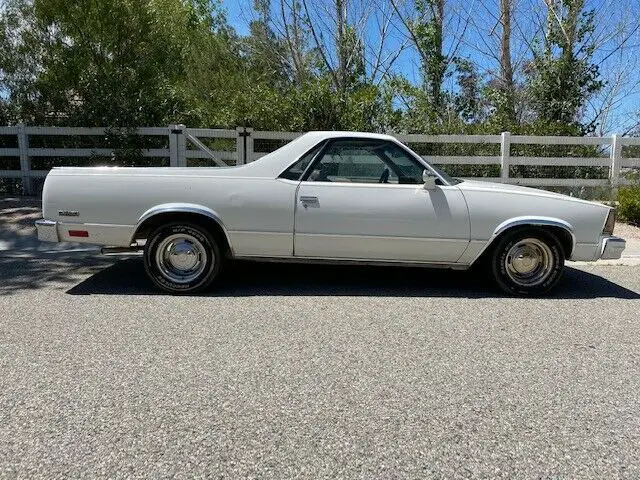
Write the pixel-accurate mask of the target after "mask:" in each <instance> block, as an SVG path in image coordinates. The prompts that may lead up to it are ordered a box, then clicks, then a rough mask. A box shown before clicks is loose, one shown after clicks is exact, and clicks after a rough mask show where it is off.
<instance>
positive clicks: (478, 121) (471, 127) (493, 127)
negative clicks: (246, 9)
mask: <svg viewBox="0 0 640 480" xmlns="http://www.w3.org/2000/svg"><path fill="white" fill-rule="evenodd" d="M217 1H218V0H214V1H209V0H76V1H73V2H70V1H68V0H7V1H6V2H5V5H4V8H2V9H1V10H0V123H2V124H6V123H17V122H26V123H30V124H40V125H83V126H91V125H104V126H113V127H135V126H144V125H167V124H170V123H185V124H188V125H190V126H208V127H209V126H215V127H231V128H232V127H235V126H237V125H248V126H252V127H254V128H258V129H274V130H299V131H300V130H310V129H354V130H373V131H406V132H429V133H464V132H469V133H481V132H490V133H496V132H500V131H502V130H511V131H514V132H519V131H521V132H525V131H531V132H535V133H568V132H577V133H588V132H590V131H592V130H593V127H594V125H593V124H592V123H589V122H585V121H584V116H583V111H584V108H585V105H586V104H587V102H588V101H589V99H590V98H591V97H593V95H595V94H597V93H598V91H599V90H600V89H601V88H602V87H603V80H602V79H601V76H600V72H599V69H598V67H597V66H596V65H595V64H594V63H593V61H592V57H593V54H594V50H595V48H596V46H595V44H594V43H593V42H592V41H591V40H590V39H591V38H592V35H591V34H592V33H593V30H594V25H595V22H596V18H595V13H594V12H593V11H588V10H586V8H585V4H584V0H564V1H563V2H562V3H560V2H557V1H556V0H546V2H547V7H548V12H549V22H548V25H546V27H545V29H544V34H543V35H542V36H541V37H539V38H538V39H537V43H535V42H534V44H535V45H536V46H535V48H532V50H531V58H530V59H529V60H528V61H527V62H525V63H524V67H523V69H522V71H521V72H519V73H518V72H515V73H514V72H508V75H507V76H509V85H508V88H505V86H504V78H502V77H505V72H504V71H505V69H506V70H507V71H508V69H509V68H511V66H510V65H508V62H507V61H506V59H505V58H503V59H502V63H503V66H502V70H503V71H502V73H501V74H491V73H490V72H489V73H487V72H486V71H483V70H482V68H480V66H479V65H478V63H477V62H476V61H475V60H474V59H473V58H468V57H461V56H458V55H456V54H455V52H453V53H452V52H451V51H449V52H447V51H445V50H446V46H447V45H449V44H450V42H449V43H447V35H448V32H447V25H448V23H447V22H446V21H445V17H446V15H447V8H448V5H449V4H448V3H446V2H445V0H412V1H411V2H409V0H389V1H390V2H391V3H389V5H393V8H389V9H386V10H385V9H384V8H383V9H382V10H380V11H384V12H387V13H385V15H386V14H388V15H389V16H392V15H400V13H401V8H400V7H403V6H404V8H405V10H404V11H409V12H411V14H410V15H409V16H408V17H407V18H402V17H401V18H400V20H401V21H399V22H397V23H396V24H393V25H395V26H394V27H393V28H395V29H399V28H404V29H406V38H407V42H406V44H405V43H403V44H397V45H395V46H391V47H390V48H388V51H384V54H383V47H385V44H384V42H385V39H386V37H385V35H387V33H386V32H388V31H390V30H391V27H390V26H389V25H391V23H385V22H386V18H383V17H381V18H377V19H376V21H377V23H378V24H379V25H381V27H380V28H381V30H380V32H381V33H380V37H379V38H378V39H375V38H374V37H375V35H372V32H371V28H372V27H371V22H370V21H369V22H367V19H366V18H364V17H362V15H365V14H363V13H360V15H361V17H358V16H357V15H355V14H354V12H363V11H365V10H366V9H364V8H361V9H359V10H358V9H357V8H355V7H356V6H357V5H356V3H357V0H326V1H324V3H322V5H323V8H324V10H322V12H324V13H322V15H327V16H329V19H328V20H327V19H323V18H320V17H319V15H320V14H319V13H318V10H317V8H318V5H320V3H315V2H311V1H310V0H294V1H290V0H255V3H254V5H253V7H254V8H253V10H254V12H255V16H254V18H253V19H252V21H251V22H250V25H249V33H248V34H247V35H245V36H240V35H238V34H237V33H236V32H235V31H234V29H233V28H232V27H231V26H230V25H229V24H228V22H227V19H226V16H225V13H224V9H223V8H222V5H221V4H220V3H217ZM403 2H404V3H403ZM383 4H384V2H383ZM502 4H503V10H504V11H508V9H509V8H510V6H509V3H508V1H506V0H504V1H503V2H502ZM363 5H364V4H363ZM314 9H315V10H314ZM407 9H408V10H407ZM394 12H395V13H394ZM389 18H390V20H389V22H390V21H391V17H389ZM509 21H510V19H509ZM502 25H503V30H504V32H503V37H504V38H506V39H507V40H506V41H507V42H508V41H510V40H509V38H510V35H507V33H509V32H508V31H507V30H505V29H506V28H507V27H508V25H509V24H508V23H507V22H506V21H505V20H503V21H502ZM509 28H510V27H509ZM375 41H378V43H379V47H380V48H379V49H378V45H377V44H375ZM409 46H410V47H411V48H414V49H415V51H417V53H418V55H417V58H418V59H419V72H420V78H419V80H418V81H416V80H415V79H411V78H409V77H408V76H407V75H406V74H405V73H404V72H403V71H402V69H394V68H391V67H392V65H393V62H394V61H396V60H397V59H398V57H399V56H400V54H401V53H402V51H403V49H404V48H409ZM503 47H505V48H503V49H502V53H503V57H505V56H507V57H508V56H509V55H510V53H509V49H508V48H506V46H504V45H503ZM394 49H395V50H397V52H395V51H394ZM505 52H506V53H505ZM507 67H508V68H507ZM518 75H520V76H519V77H518ZM515 77H517V78H519V80H517V79H515ZM516 97H517V98H518V99H520V100H519V102H520V105H519V107H518V111H519V112H520V114H518V115H517V116H516V115H515V106H514V98H516Z"/></svg>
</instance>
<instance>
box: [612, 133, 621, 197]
mask: <svg viewBox="0 0 640 480" xmlns="http://www.w3.org/2000/svg"><path fill="white" fill-rule="evenodd" d="M621 160H622V138H620V137H619V136H618V135H617V134H615V133H614V134H613V135H612V136H611V169H610V170H609V181H610V182H611V197H612V199H613V200H615V199H616V198H617V197H618V185H620V162H621Z"/></svg>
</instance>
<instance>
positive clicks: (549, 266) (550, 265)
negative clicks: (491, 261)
mask: <svg viewBox="0 0 640 480" xmlns="http://www.w3.org/2000/svg"><path fill="white" fill-rule="evenodd" d="M504 266H505V270H506V273H507V275H508V277H509V279H510V280H511V281H512V282H513V283H515V284H517V285H519V286H522V287H535V286H537V285H540V284H542V283H543V282H544V281H545V280H547V278H549V276H550V275H551V274H552V272H553V270H554V256H553V252H552V251H551V248H550V247H549V246H548V245H547V244H546V243H545V242H543V241H542V240H539V239H537V238H523V239H522V240H519V241H518V242H516V243H515V244H514V245H513V246H512V247H511V248H510V249H509V251H508V252H507V255H506V257H505V258H504Z"/></svg>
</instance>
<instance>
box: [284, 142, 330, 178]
mask: <svg viewBox="0 0 640 480" xmlns="http://www.w3.org/2000/svg"><path fill="white" fill-rule="evenodd" d="M324 143H325V142H320V143H319V144H318V145H316V146H315V147H313V148H312V149H311V150H309V151H308V152H307V153H305V154H304V155H303V156H302V157H300V159H299V160H298V161H297V162H296V163H294V164H293V165H291V166H290V167H289V168H287V169H286V170H285V171H284V172H282V173H281V174H280V178H286V179H287V180H300V177H302V174H303V173H304V171H305V170H306V169H307V167H308V166H309V163H311V160H313V158H314V157H315V156H316V155H317V154H318V152H319V151H320V149H321V148H322V147H323V146H324Z"/></svg>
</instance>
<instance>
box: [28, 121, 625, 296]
mask: <svg viewBox="0 0 640 480" xmlns="http://www.w3.org/2000/svg"><path fill="white" fill-rule="evenodd" d="M43 217H44V218H43V219H42V220H39V221H37V222H36V225H37V230H38V237H39V238H40V239H41V240H44V241H50V242H70V241H73V242H85V243H91V244H98V245H104V246H111V247H121V248H123V249H131V250H144V265H145V268H146V271H147V273H148V275H149V277H150V278H151V280H152V281H153V283H154V284H155V285H156V286H157V287H158V288H160V289H162V290H164V291H166V292H170V293H175V294H179V293H193V292H197V291H201V290H204V289H206V288H208V287H210V286H211V285H212V284H213V283H214V282H215V281H216V279H217V278H218V277H219V274H220V271H221V268H222V267H223V266H224V265H225V264H226V263H227V262H228V261H229V260H231V259H257V260H277V261H297V262H318V261H320V262H339V263H367V264H388V265H421V266H426V267H445V268H454V269H467V268H469V267H471V266H472V265H475V264H481V265H483V266H485V267H486V268H487V270H488V271H489V272H491V274H492V276H493V277H494V279H495V280H496V282H497V284H498V285H499V286H500V287H501V288H502V289H503V290H504V291H506V292H508V293H510V294H514V295H524V296H533V295H541V294H543V293H545V292H547V291H549V290H550V289H551V288H552V287H553V286H554V285H555V284H556V283H557V282H558V280H559V278H560V276H561V274H562V271H563V268H564V262H565V259H570V260H584V261H595V260H597V259H600V258H603V259H617V258H620V256H621V253H622V251H623V250H624V248H625V241H624V240H623V239H621V238H618V237H615V236H613V228H614V225H615V210H614V209H613V208H610V207H608V206H605V205H602V204H599V203H593V202H587V201H583V200H579V199H575V198H572V197H568V196H564V195H559V194H555V193H550V192H546V191H541V190H535V189H531V188H523V187H519V186H512V185H504V184H499V183H489V182H486V183H485V182H479V181H461V180H458V179H455V178H451V177H449V176H448V175H446V174H445V173H443V172H441V171H439V170H438V169H437V168H435V167H433V166H431V165H430V164H429V163H428V162H426V161H425V160H424V159H422V158H421V157H420V156H419V155H417V154H416V153H414V152H412V151H411V150H410V149H408V148H407V147H406V146H404V145H403V144H401V143H400V142H398V140H396V139H395V138H394V137H392V136H388V135H378V134H368V133H354V132H310V133H307V134H305V135H302V136H301V137H299V138H297V139H296V140H294V141H292V142H290V143H288V144H287V145H285V146H283V147H282V148H280V149H279V150H276V151H275V152H273V153H271V154H269V155H266V156H265V157H263V158H261V159H260V160H257V161H255V162H252V163H249V164H247V165H239V166H236V167H228V168H216V167H213V168H107V167H96V168H54V169H53V170H51V172H50V173H49V175H48V176H47V179H46V181H45V185H44V191H43Z"/></svg>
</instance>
